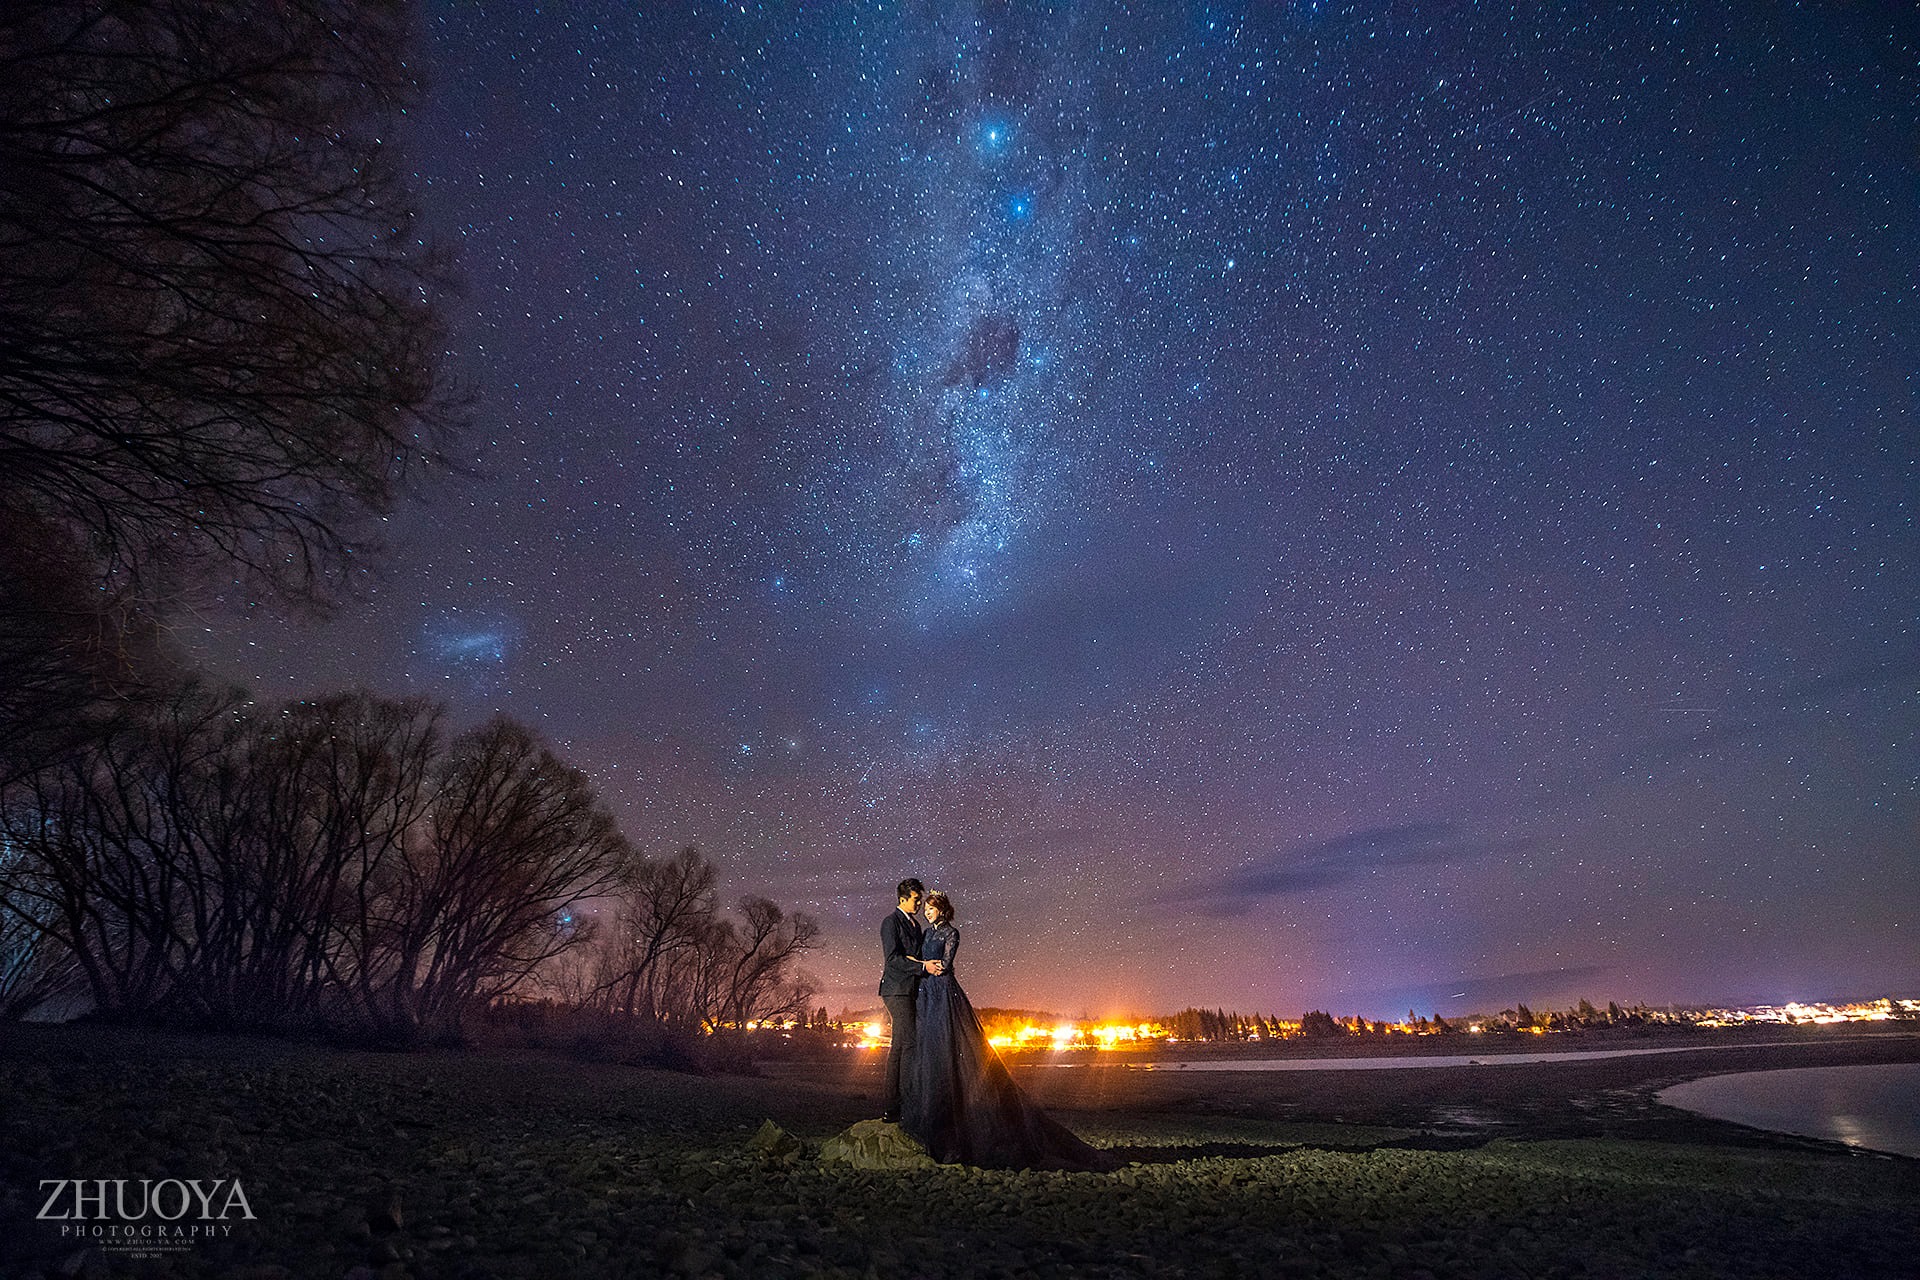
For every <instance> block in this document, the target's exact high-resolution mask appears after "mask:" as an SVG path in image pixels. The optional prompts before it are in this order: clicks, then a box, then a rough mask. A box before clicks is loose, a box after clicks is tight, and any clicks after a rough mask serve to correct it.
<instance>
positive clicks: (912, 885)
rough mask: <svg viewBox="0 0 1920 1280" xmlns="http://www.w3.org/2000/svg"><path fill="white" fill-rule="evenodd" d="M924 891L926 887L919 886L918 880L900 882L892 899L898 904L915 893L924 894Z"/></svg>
mask: <svg viewBox="0 0 1920 1280" xmlns="http://www.w3.org/2000/svg"><path fill="white" fill-rule="evenodd" d="M926 891H927V886H925V885H923V884H921V883H920V882H919V881H918V880H902V881H901V882H900V890H899V892H897V893H895V894H894V895H893V897H894V901H896V902H898V901H900V900H902V899H904V898H910V897H912V896H913V895H914V894H916V893H925V892H926Z"/></svg>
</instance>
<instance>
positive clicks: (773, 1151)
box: [747, 1120, 801, 1159]
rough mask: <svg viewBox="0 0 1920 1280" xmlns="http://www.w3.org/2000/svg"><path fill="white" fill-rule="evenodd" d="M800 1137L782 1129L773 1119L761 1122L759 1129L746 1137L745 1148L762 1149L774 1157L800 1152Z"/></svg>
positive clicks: (751, 1149) (781, 1157) (784, 1156)
mask: <svg viewBox="0 0 1920 1280" xmlns="http://www.w3.org/2000/svg"><path fill="white" fill-rule="evenodd" d="M800 1148H801V1143H800V1139H798V1138H796V1137H794V1136H793V1135H792V1134H790V1133H788V1132H787V1131H786V1130H785V1129H782V1128H781V1127H780V1126H779V1125H777V1124H775V1123H774V1122H773V1121H771V1120H768V1121H765V1122H764V1123H762V1124H761V1126H760V1131H759V1132H758V1133H756V1134H754V1135H753V1136H752V1137H751V1138H749V1139H747V1150H749V1151H763V1152H765V1153H766V1154H767V1155H770V1156H773V1157H774V1158H776V1159H785V1158H786V1157H787V1156H797V1155H799V1154H800Z"/></svg>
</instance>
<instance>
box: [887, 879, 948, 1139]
mask: <svg viewBox="0 0 1920 1280" xmlns="http://www.w3.org/2000/svg"><path fill="white" fill-rule="evenodd" d="M926 896H927V887H926V886H925V885H923V884H921V883H920V882H919V881H918V880H902V881H901V882H900V887H899V889H898V891H897V901H896V902H895V904H894V909H893V910H892V911H890V912H888V913H887V918H886V919H885V920H883V921H882V922H881V924H880V949H881V950H882V951H883V952H885V953H886V957H887V964H886V968H884V969H882V970H881V971H880V999H881V1000H882V1001H883V1002H884V1003H885V1004H886V1006H887V1018H888V1020H889V1021H891V1022H892V1023H893V1044H892V1046H891V1047H890V1048H888V1050H887V1109H886V1112H885V1113H884V1114H883V1115H882V1116H881V1117H880V1118H881V1119H882V1120H885V1121H886V1122H887V1123H889V1124H894V1123H898V1121H899V1119H900V1063H901V1062H902V1061H903V1060H904V1059H905V1058H906V1057H907V1055H908V1054H911V1053H912V1052H913V1042H914V1037H915V1033H916V1031H917V1027H916V1024H915V1022H914V1017H913V998H914V995H915V994H916V993H917V992H918V991H919V989H920V979H921V977H922V976H923V975H925V974H929V973H932V974H941V973H945V972H946V971H947V970H946V966H945V965H944V964H942V963H941V962H940V961H938V960H922V959H921V958H920V922H919V921H918V920H916V919H914V916H913V913H914V912H916V911H918V910H919V909H920V900H921V899H922V898H924V897H926Z"/></svg>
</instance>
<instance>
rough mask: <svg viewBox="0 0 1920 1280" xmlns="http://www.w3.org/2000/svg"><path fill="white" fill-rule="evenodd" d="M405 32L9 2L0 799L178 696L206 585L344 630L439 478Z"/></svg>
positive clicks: (2, 121) (300, 16)
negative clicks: (279, 599) (391, 522)
mask: <svg viewBox="0 0 1920 1280" xmlns="http://www.w3.org/2000/svg"><path fill="white" fill-rule="evenodd" d="M407 8H408V7H407V6H406V5H404V4H402V3H398V2H397V0H373V2H372V3H348V0H285V2H283V3H274V4H265V5H263V4H253V3H246V2H245V0H149V2H147V3H140V4H109V5H102V4H93V3H87V2H86V0H10V3H8V4H6V5H4V6H0V786H3V785H5V784H6V783H7V782H8V781H9V780H11V779H12V778H15V777H17V776H18V775H19V774H20V773H21V772H23V771H27V770H31V769H34V768H40V767H46V766H48V765H50V764H51V763H52V762H53V761H54V760H56V759H57V758H58V757H59V755H60V754H61V753H62V752H64V751H68V750H72V749H74V748H75V747H76V745H77V744H78V743H79V742H81V741H83V740H84V739H85V738H86V737H87V736H88V735H90V734H93V733H97V732H104V731H106V729H107V727H108V726H107V724H106V723H104V722H106V721H110V720H111V719H112V717H113V716H114V715H115V714H116V713H117V712H119V711H121V710H123V709H124V702H125V700H126V699H128V698H129V697H144V698H153V699H156V700H163V699H164V698H165V697H166V696H167V690H166V686H167V685H168V684H169V683H171V682H172V681H173V680H174V679H175V678H176V677H177V676H178V675H179V672H178V670H177V664H175V663H173V662H171V661H169V660H168V658H167V655H166V653H165V651H164V646H162V645H160V644H159V643H158V639H157V631H156V626H155V619H156V617H159V616H162V615H163V614H164V611H165V609H166V607H167V605H168V603H169V602H170V600H171V598H172V596H173V595H174V593H176V592H177V591H178V590H180V589H181V588H182V587H183V586H185V585H187V584H188V583H190V582H193V581H196V580H206V579H211V578H218V579H223V580H224V579H232V578H234V577H236V576H237V577H241V578H244V579H247V580H248V581H249V583H250V585H251V586H253V587H265V588H268V589H271V590H274V591H276V592H278V593H279V594H280V595H282V596H283V597H285V598H290V599H294V600H299V601H306V602H314V603H317V602H321V601H323V600H324V599H325V598H326V597H327V596H328V595H329V594H330V592H331V590H332V589H333V588H334V587H336V586H337V585H338V584H339V583H340V582H341V581H342V580H343V579H344V578H345V576H346V575H347V573H348V572H349V571H350V569H351V567H352V566H353V565H354V564H355V563H356V560H355V556H356V553H358V552H360V551H362V550H364V549H366V548H367V547H368V546H369V545H370V540H369V538H368V537H367V531H368V530H369V529H370V528H372V527H373V526H372V525H371V523H370V522H368V521H366V520H365V519H363V518H362V517H366V516H369V515H375V514H378V513H381V512H384V511H385V510H387V509H388V508H389V507H390V506H391V505H392V504H393V502H394V501H395V499H396V497H397V495H398V494H399V492H400V491H401V490H402V489H403V488H404V487H405V485H406V484H407V482H408V480H409V477H411V476H413V475H415V474H418V473H420V472H421V471H423V470H424V469H429V468H431V467H432V466H434V465H436V464H440V463H443V462H445V461H447V457H448V449H449V437H450V431H449V426H450V423H451V422H452V420H453V418H454V416H455V415H454V406H453V405H452V403H451V401H450V398H449V397H448V396H447V395H446V394H445V392H444V391H443V390H441V389H440V385H439V383H438V381H437V376H436V375H437V365H438V361H439V359H440V355H441V351H442V348H443V345H444V344H443V341H442V337H441V329H442V325H441V322H440V319H439V315H438V311H437V307H436V303H435V301H434V292H435V289H436V288H437V286H438V282H439V280H440V277H441V275H442V274H443V273H442V271H441V268H440V267H439V266H438V265H437V264H436V262H435V261H434V259H433V256H432V255H431V254H430V253H428V252H427V251H426V250H425V248H424V247H423V245H422V242H421V241H420V239H419V238H418V236H417V235H416V234H415V231H414V229H413V226H412V221H411V217H410V213H409V210H410V204H411V202H410V198H409V195H408V192H407V190H406V188H405V183H404V181H403V177H404V173H405V169H404V166H402V165H401V164H399V163H398V162H397V161H396V159H395V157H394V156H393V155H392V152H393V145H392V140H393V137H394V129H395V126H396V125H397V124H398V123H399V116H400V112H401V107H402V103H403V102H404V100H405V97H406V95H407V94H408V93H409V92H410V91H411V88H412V84H411V74H410V72H409V71H408V69H407V66H406V63H405V61H404V58H405V52H406V49H407V45H408V41H407V39H406V36H407V30H406V27H407V16H406V15H407Z"/></svg>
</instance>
